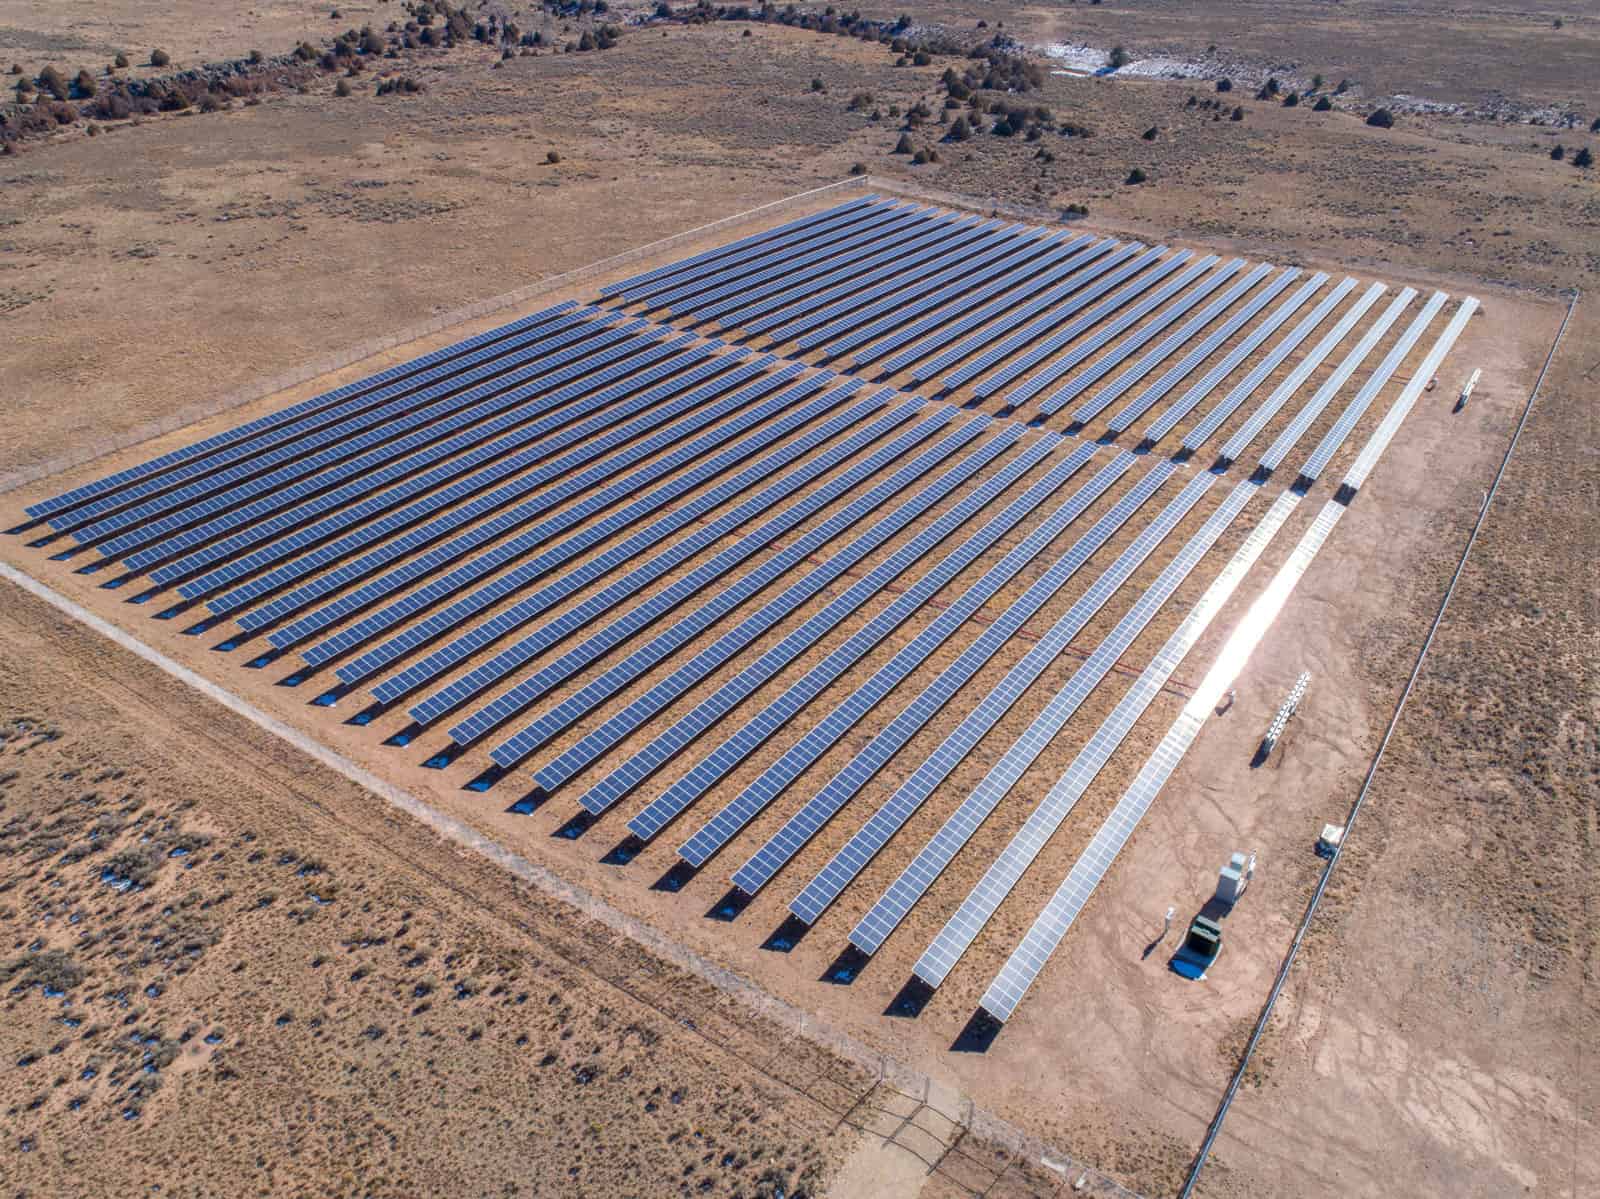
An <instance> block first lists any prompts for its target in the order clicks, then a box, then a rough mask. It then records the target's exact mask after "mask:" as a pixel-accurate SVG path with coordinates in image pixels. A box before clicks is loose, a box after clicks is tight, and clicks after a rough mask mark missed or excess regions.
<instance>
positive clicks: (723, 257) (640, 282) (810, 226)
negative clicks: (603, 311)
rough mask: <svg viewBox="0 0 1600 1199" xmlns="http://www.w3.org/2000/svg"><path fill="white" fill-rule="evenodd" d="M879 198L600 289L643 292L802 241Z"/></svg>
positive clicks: (617, 292)
mask: <svg viewBox="0 0 1600 1199" xmlns="http://www.w3.org/2000/svg"><path fill="white" fill-rule="evenodd" d="M878 199H879V197H878V196H877V195H866V196H861V197H858V198H857V199H854V200H850V201H848V202H846V203H844V204H839V205H836V206H835V207H833V208H829V209H825V210H824V211H822V212H814V213H812V214H811V215H810V216H804V217H801V218H800V219H799V220H796V221H789V222H787V223H785V224H782V225H775V226H773V227H772V228H771V229H763V230H762V231H761V232H759V233H752V234H751V235H750V236H749V237H741V238H739V239H738V240H737V241H730V242H727V243H726V244H724V245H720V246H716V247H714V248H712V249H710V250H706V251H705V252H703V253H700V254H694V255H691V256H690V257H688V258H680V259H678V260H677V261H676V262H669V263H668V264H667V265H666V266H658V267H656V268H655V269H654V270H649V271H645V272H643V273H642V274H638V275H631V276H629V277H628V278H626V279H623V280H621V281H620V282H617V283H608V284H607V285H606V286H604V287H602V288H601V289H600V294H601V295H603V296H626V295H628V294H629V293H631V292H636V291H642V290H644V289H645V288H646V286H647V285H648V284H651V283H654V282H656V281H657V280H658V279H665V278H667V277H669V276H674V275H678V276H684V275H686V274H687V272H688V271H690V270H691V269H693V268H700V267H704V268H705V269H708V270H709V269H712V268H711V267H710V266H709V265H708V264H710V263H712V262H718V263H724V264H725V263H728V262H732V261H735V260H736V259H740V258H742V256H743V255H745V254H750V253H760V252H761V248H770V247H771V246H774V245H780V244H784V245H786V244H788V243H789V242H791V241H797V240H802V239H805V238H808V237H811V236H814V231H815V230H816V229H818V228H819V227H820V226H824V225H832V224H835V223H837V222H839V221H841V220H844V219H846V218H847V217H848V216H850V215H853V214H855V215H859V214H862V212H863V210H864V209H866V208H869V207H871V206H873V205H874V204H875V203H876V202H877V201H878Z"/></svg>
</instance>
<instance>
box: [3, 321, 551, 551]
mask: <svg viewBox="0 0 1600 1199" xmlns="http://www.w3.org/2000/svg"><path fill="white" fill-rule="evenodd" d="M577 306H578V305H577V303H576V302H575V301H572V300H567V301H564V302H563V303H560V304H557V305H555V306H554V307H553V308H546V309H543V310H542V311H539V312H535V313H533V314H531V315H529V316H525V317H523V318H521V319H520V320H515V321H512V322H511V323H509V324H506V325H501V326H500V327H499V328H497V329H490V330H489V331H488V332H486V333H480V334H478V335H477V336H475V337H469V338H466V339H465V340H463V341H458V342H455V343H453V344H451V345H448V346H445V347H444V348H442V349H439V350H435V351H433V352H432V353H431V354H424V355H423V356H422V357H420V358H414V359H412V360H411V361H409V362H402V363H400V364H398V365H396V366H392V367H389V368H388V369H387V370H382V371H379V372H378V373H377V374H374V375H368V376H367V377H366V378H364V379H358V380H356V381H355V382H353V383H346V384H345V385H344V386H342V387H336V388H334V389H333V390H332V391H325V392H323V393H322V394H320V395H316V396H313V397H312V398H310V399H309V400H302V401H301V402H300V403H298V404H292V405H290V406H289V407H287V408H283V409H280V410H279V411H277V412H272V413H269V414H267V415H266V416H263V417H259V418H257V419H256V420H252V421H246V422H245V423H244V424H242V425H236V426H235V427H234V428H232V429H227V430H225V431H224V432H221V433H218V434H216V435H215V436H212V437H207V438H205V439H204V440H202V441H197V442H194V443H193V444H191V445H186V446H183V447H182V448H181V449H176V450H173V451H172V452H171V453H167V454H162V455H161V456H160V457H157V458H152V459H150V460H149V461H148V462H141V463H140V464H139V465H137V466H131V467H129V468H128V469H127V470H122V471H118V472H117V473H115V474H112V475H107V476H105V477H104V478H100V479H96V480H94V481H93V482H92V483H85V484H84V485H83V486H81V487H74V488H73V489H72V490H71V491H66V492H63V493H62V494H60V495H57V496H53V497H51V498H50V499H48V500H42V501H40V502H39V503H37V504H32V505H30V506H29V507H28V508H27V509H26V511H27V513H28V515H29V516H31V517H34V518H36V519H37V518H40V517H46V516H53V515H55V514H57V513H60V512H65V511H67V510H68V509H70V508H76V507H78V506H80V505H83V504H85V503H87V502H88V501H90V500H94V499H97V498H100V497H103V496H106V495H107V494H108V493H110V492H115V491H118V490H120V489H122V488H123V487H126V486H127V485H129V484H132V483H136V482H138V481H140V480H143V479H148V478H149V477H150V476H151V475H156V474H160V473H161V472H163V471H165V470H167V469H168V468H170V467H173V466H179V465H182V464H183V463H186V462H191V461H193V460H195V459H197V458H201V457H204V456H205V455H207V454H210V453H211V452H212V451H214V450H218V449H223V448H225V447H227V446H233V445H237V444H239V443H241V442H246V441H250V440H251V439H253V438H256V437H259V436H260V435H262V434H263V433H268V432H270V431H271V430H273V429H277V428H280V427H281V426H283V425H287V424H291V423H293V422H294V421H297V420H299V419H300V418H302V417H305V416H308V415H311V414H312V413H316V412H320V411H321V410H322V409H324V408H328V407H331V406H333V405H336V404H340V403H342V402H343V401H345V400H347V399H350V398H351V397H353V396H358V395H363V394H365V393H367V392H370V391H372V390H374V389H376V388H380V387H383V386H385V385H386V384H389V383H393V382H395V381H397V380H400V379H404V378H407V377H409V376H412V375H417V374H421V373H424V372H426V371H428V370H430V369H431V368H433V367H435V366H437V365H439V364H440V363H449V362H451V361H452V360H453V359H456V358H460V357H462V356H464V355H467V354H470V353H472V352H473V351H474V350H477V349H479V348H481V347H484V346H488V345H491V344H492V343H495V342H500V341H504V340H505V339H507V338H510V337H513V336H514V335H515V334H517V333H523V332H527V331H529V330H532V329H537V328H538V327H540V326H541V325H544V324H546V323H548V322H550V321H553V320H555V319H556V318H557V317H560V316H564V315H565V314H567V313H569V312H571V311H572V310H573V309H574V308H576V307H577ZM74 519H76V518H74Z"/></svg>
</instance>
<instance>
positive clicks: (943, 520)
mask: <svg viewBox="0 0 1600 1199" xmlns="http://www.w3.org/2000/svg"><path fill="white" fill-rule="evenodd" d="M1021 432H1022V431H1021V429H1020V427H1018V426H1015V425H1013V426H1010V427H1009V428H1007V429H1006V430H1004V431H1002V433H1001V434H1000V435H999V436H998V437H996V438H994V439H993V440H992V441H990V442H989V443H988V445H986V446H985V447H984V452H988V454H989V456H990V457H993V456H995V455H997V454H999V453H1000V452H1001V451H1003V450H1005V449H1007V448H1009V446H1010V445H1011V444H1012V443H1013V442H1015V441H1016V439H1017V438H1018V437H1019V436H1021ZM1052 441H1053V439H1049V440H1040V441H1036V442H1035V443H1034V444H1033V445H1031V446H1029V447H1027V448H1026V449H1025V450H1023V452H1022V453H1021V454H1019V455H1017V456H1016V457H1014V458H1013V459H1012V460H1011V461H1010V462H1008V463H1007V464H1006V465H1005V466H1004V467H1003V468H1002V469H1001V470H1000V471H998V472H997V473H996V474H995V475H993V476H992V477H990V478H989V479H987V480H986V481H984V482H983V483H982V484H980V485H979V486H978V487H976V488H974V489H973V490H972V491H971V492H969V493H968V494H967V495H966V496H965V497H963V498H962V500H961V501H960V502H959V503H957V504H955V505H954V506H952V507H951V509H950V510H949V511H948V512H945V513H944V514H943V515H941V516H940V517H939V518H938V520H936V521H934V522H933V524H932V525H930V526H929V527H928V528H926V529H924V530H922V531H921V532H920V533H918V534H917V535H916V537H914V538H912V539H911V540H910V541H909V542H907V543H906V544H905V545H903V546H901V547H900V548H899V549H898V550H896V551H895V552H894V553H893V554H891V555H889V557H888V558H886V559H885V560H884V561H883V562H881V563H879V564H878V565H877V566H876V567H874V568H873V569H872V570H871V571H869V572H867V574H865V575H864V576H862V577H861V578H860V579H857V580H856V581H855V582H854V583H852V584H851V585H850V586H849V587H848V588H846V589H845V590H844V592H843V593H841V594H840V595H839V596H837V597H836V598H835V599H833V600H832V601H831V602H829V603H828V604H827V605H826V606H825V607H824V608H823V609H822V610H821V611H820V612H818V613H817V614H816V615H815V616H813V617H811V618H810V619H809V620H807V621H806V622H805V623H804V624H802V625H801V626H800V627H799V628H798V629H796V630H795V631H794V632H792V633H790V634H789V635H788V636H786V637H785V638H783V640H782V641H780V642H779V643H778V644H777V645H776V646H774V647H773V648H772V649H769V650H768V651H767V652H766V653H764V654H762V655H761V656H760V657H759V658H757V659H756V661H755V662H753V663H751V664H750V665H749V666H747V667H745V668H744V669H743V670H741V671H740V672H739V673H738V674H737V675H736V676H734V678H732V679H730V680H729V681H728V682H726V683H724V684H723V685H722V686H721V687H720V688H718V689H717V691H716V692H715V693H714V694H713V695H712V696H710V697H709V698H708V699H706V700H704V701H703V702H701V703H700V704H698V705H697V706H696V707H695V709H694V711H693V712H692V713H691V714H690V716H691V717H699V718H700V719H701V720H702V721H703V723H702V724H701V728H702V729H703V728H706V727H709V726H710V724H711V723H714V722H715V721H716V720H717V719H720V717H721V716H722V715H724V714H726V713H727V712H728V711H730V710H731V709H732V708H733V707H734V706H736V705H737V704H739V703H741V702H742V701H743V700H744V699H746V698H748V697H749V696H750V695H751V694H752V693H753V692H754V691H755V689H756V688H757V687H760V686H761V685H762V684H763V683H766V682H768V681H770V680H771V679H772V678H774V677H775V676H776V675H777V674H778V672H779V671H780V670H782V669H783V668H784V667H785V666H787V665H788V664H789V663H790V662H792V661H794V659H795V658H797V657H798V656H799V655H800V654H802V653H804V652H805V651H806V650H807V649H809V648H810V647H811V646H813V645H815V644H816V642H817V641H818V640H820V639H821V638H822V637H823V636H824V635H826V634H827V633H828V632H829V631H830V630H832V629H833V628H835V627H836V626H837V625H838V624H839V623H840V622H841V621H843V620H844V619H845V618H846V617H847V616H849V615H850V614H851V613H853V612H855V611H856V609H858V608H859V607H860V606H861V605H862V604H864V603H866V602H867V600H869V599H871V598H872V597H873V596H874V595H876V594H878V592H880V591H882V590H883V588H885V587H886V586H888V585H889V583H890V582H892V581H893V580H894V579H896V578H898V577H899V576H900V575H901V574H902V573H904V572H905V571H907V570H909V569H910V568H911V567H912V566H913V565H915V564H916V563H917V562H918V561H920V560H921V559H922V557H923V556H924V555H925V554H927V553H929V552H931V551H932V550H933V548H934V547H935V546H937V545H938V544H939V543H940V542H941V541H943V540H944V539H945V538H946V537H949V536H950V535H951V534H953V533H954V532H955V531H956V530H957V529H959V528H960V527H961V526H962V525H963V524H965V523H966V522H967V521H968V520H969V519H971V517H972V516H973V515H975V514H976V513H977V512H978V511H980V510H981V509H982V508H983V507H984V505H986V504H988V503H989V502H991V501H992V500H993V499H994V498H995V497H996V496H998V495H1000V494H1001V493H1002V492H1003V491H1005V489H1006V488H1007V487H1009V486H1011V484H1012V483H1013V482H1015V481H1016V480H1017V479H1018V478H1020V477H1021V476H1022V475H1023V474H1025V473H1026V472H1027V471H1029V470H1031V469H1032V468H1033V467H1034V466H1035V465H1037V463H1038V462H1039V460H1040V459H1041V458H1043V457H1044V456H1045V455H1046V454H1047V453H1049V451H1050V448H1051V444H1052ZM947 477H948V476H947ZM936 486H937V485H936ZM952 486H953V484H952ZM932 490H933V489H932V488H930V489H929V491H930V492H931V491H932ZM947 490H948V489H947ZM924 494H925V495H926V494H928V492H924ZM934 498H937V497H934ZM932 502H933V501H932V500H930V501H929V503H932ZM907 507H908V508H909V507H910V505H907ZM925 508H926V505H925V506H924V509H923V510H925ZM914 514H915V513H912V515H914ZM898 516H899V513H898V512H896V513H894V514H891V516H890V517H888V518H886V519H885V520H884V521H881V522H879V524H878V525H877V526H874V528H873V529H872V530H871V531H870V532H869V533H868V534H867V535H866V536H864V537H861V538H859V539H857V541H856V542H855V543H853V544H852V545H851V546H850V547H849V548H848V549H847V550H842V551H840V552H839V553H837V554H835V555H834V556H833V557H831V558H829V559H828V561H827V562H825V563H823V564H822V566H820V567H818V568H817V569H816V570H813V571H810V572H809V573H808V574H807V575H806V576H805V577H804V578H803V579H800V580H799V581H798V582H796V583H795V584H794V585H793V586H791V587H789V588H788V589H786V590H785V591H784V592H783V594H782V595H780V596H778V597H777V598H776V599H774V600H773V601H772V602H771V603H769V604H767V605H765V606H764V607H763V608H762V609H761V610H760V611H759V612H757V613H755V614H754V615H753V616H751V617H750V618H748V619H747V620H745V621H742V622H741V623H740V625H739V627H738V628H736V629H734V630H733V631H731V632H729V633H727V634H725V635H724V636H723V637H721V638H719V639H718V640H717V641H716V642H715V643H714V644H713V645H711V646H710V647H709V648H707V649H706V650H704V651H702V652H701V653H699V654H696V655H695V656H694V658H693V659H691V660H690V661H689V662H687V663H685V664H684V665H683V666H682V667H680V668H679V669H678V670H676V671H674V672H673V673H672V674H671V675H670V676H669V677H667V678H666V679H663V680H662V681H661V682H660V683H657V684H656V685H655V686H654V687H652V688H650V690H649V691H647V692H646V693H645V694H644V695H642V696H640V697H639V698H638V699H637V700H635V701H634V702H632V703H630V704H629V705H628V706H627V707H626V708H624V709H623V710H622V711H621V712H618V713H617V714H616V715H614V716H612V717H610V718H609V719H607V720H606V721H605V722H604V723H602V724H601V725H600V727H598V728H596V729H594V730H593V731H591V732H590V733H588V734H587V735H585V736H584V737H583V738H582V739H581V740H580V741H579V742H578V743H577V744H576V745H574V746H573V747H572V748H571V749H569V750H567V751H566V752H565V753H563V754H562V755H560V756H559V757H558V758H556V759H555V760H554V761H552V762H549V763H547V764H546V765H545V766H543V767H541V768H540V769H539V770H538V771H537V772H536V773H535V774H534V781H535V782H536V783H538V785H539V786H540V787H542V788H544V789H545V790H546V791H553V790H554V789H555V788H556V787H558V786H560V785H561V784H563V783H565V782H566V781H567V780H569V779H571V778H573V777H574V776H575V775H577V774H578V773H579V772H580V771H581V770H583V769H584V768H586V767H587V766H588V765H590V763H592V762H595V761H597V760H598V759H599V758H600V757H601V756H602V755H603V754H605V753H606V752H607V751H609V750H610V749H612V748H613V747H615V746H616V745H618V744H619V743H620V742H621V741H622V740H623V739H624V738H626V737H627V736H629V735H630V734H631V733H633V732H635V731H636V730H637V729H639V728H640V727H641V726H642V725H644V724H645V722H647V721H648V720H650V719H651V718H653V717H654V716H656V715H657V714H659V713H660V712H662V711H663V710H664V709H665V708H666V707H667V706H668V705H669V704H671V703H672V702H673V701H674V700H676V699H677V698H678V697H679V696H681V695H683V694H685V693H686V692H687V691H688V690H689V689H690V688H691V687H693V686H695V685H696V684H697V683H699V682H700V681H701V680H703V679H705V678H706V677H708V676H709V675H710V674H711V673H712V671H714V670H716V669H717V668H718V667H719V666H721V665H722V664H724V663H725V662H727V661H729V660H730V659H731V658H733V656H734V655H735V654H737V653H738V652H739V651H741V650H743V649H745V648H746V647H747V646H749V645H750V644H752V643H753V642H754V641H755V639H756V638H757V637H759V636H761V635H762V634H763V633H765V632H766V631H767V630H768V629H771V628H772V627H773V626H775V625H776V624H777V623H778V622H779V621H781V620H783V619H784V618H785V617H787V616H788V615H789V614H791V613H792V612H794V611H795V610H796V609H797V608H798V607H799V606H800V605H801V604H803V603H804V602H805V601H806V600H808V599H810V598H811V597H812V596H814V595H816V594H817V593H818V592H819V591H821V590H822V589H823V588H824V587H826V586H827V585H828V584H830V583H832V582H833V581H835V580H836V579H838V578H839V577H840V575H842V574H843V573H844V572H845V571H846V570H848V569H849V568H850V567H851V566H853V565H854V564H855V563H857V562H859V561H861V560H862V558H864V557H865V555H866V554H867V553H869V552H871V550H873V549H874V548H876V547H877V546H878V545H881V544H882V543H883V541H884V540H886V539H887V538H888V537H889V536H890V535H891V534H892V531H893V528H894V526H891V524H890V522H891V521H894V520H895V519H896V518H897V517H898ZM906 519H907V520H908V521H909V520H910V519H911V516H909V515H908V516H907V518H906ZM880 529H882V530H884V532H883V534H882V536H878V532H879V530H880ZM869 539H870V540H869ZM713 711H714V712H715V715H712V714H711V713H712V712H713ZM702 714H703V715H702ZM685 719H686V720H687V719H689V717H686V718H685ZM683 724H684V721H682V720H680V721H679V722H678V724H677V725H674V726H673V727H674V729H675V730H676V729H678V728H680V727H682V726H683Z"/></svg>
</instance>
